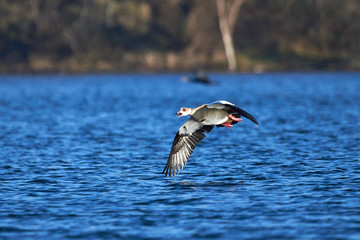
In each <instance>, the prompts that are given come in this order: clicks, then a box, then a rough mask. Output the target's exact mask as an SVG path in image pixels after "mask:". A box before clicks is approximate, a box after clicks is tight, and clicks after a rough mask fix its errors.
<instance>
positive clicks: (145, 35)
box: [0, 0, 360, 73]
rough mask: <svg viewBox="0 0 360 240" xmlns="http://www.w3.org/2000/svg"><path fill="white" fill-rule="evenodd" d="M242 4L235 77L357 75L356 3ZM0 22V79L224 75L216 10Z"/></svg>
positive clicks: (36, 12) (43, 9)
mask: <svg viewBox="0 0 360 240" xmlns="http://www.w3.org/2000/svg"><path fill="white" fill-rule="evenodd" d="M225 2H226V6H227V11H228V12H230V11H231V8H229V6H231V5H232V4H233V3H234V0H226V1H225ZM241 2H242V4H241V7H238V9H239V10H238V15H237V17H236V19H235V23H234V24H232V25H233V26H231V28H232V29H230V30H231V34H232V36H233V39H232V40H233V45H234V48H235V55H236V60H237V66H236V69H237V70H238V71H282V70H359V69H360V56H359V53H360V45H359V40H360V2H359V1H357V0H304V1H295V0H245V1H241ZM0 15H1V21H0V72H2V73H8V72H99V71H101V72H125V71H189V70H194V69H199V68H200V69H206V70H226V69H227V62H226V60H227V59H226V55H225V51H224V45H223V41H222V35H221V31H220V28H219V18H218V11H217V5H216V0H211V1H203V0H169V1H162V0H153V1H145V0H84V1H78V0H63V1H61V0H51V1H48V0H31V1H19V0H0ZM229 21H234V20H229Z"/></svg>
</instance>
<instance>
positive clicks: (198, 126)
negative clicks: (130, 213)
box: [162, 100, 259, 177]
mask: <svg viewBox="0 0 360 240" xmlns="http://www.w3.org/2000/svg"><path fill="white" fill-rule="evenodd" d="M176 114H177V115H178V116H177V117H178V118H179V117H182V116H186V115H190V118H189V120H187V121H186V122H185V123H184V125H182V126H181V127H180V129H179V131H178V132H177V134H176V136H175V139H174V142H173V144H172V148H171V151H170V154H169V158H168V161H167V163H166V166H165V168H164V171H163V172H162V173H163V174H164V173H165V177H166V176H167V175H169V177H171V175H173V176H175V171H176V174H178V173H179V172H180V169H183V168H184V165H185V164H186V162H187V160H189V158H190V156H191V154H192V152H193V151H194V149H195V147H196V145H197V144H198V143H199V142H200V141H201V140H202V139H203V138H204V137H205V133H208V132H210V131H211V130H212V129H213V127H214V126H215V125H216V126H217V127H227V128H228V129H230V127H233V125H235V124H237V123H238V122H241V121H242V119H241V118H240V117H241V116H243V117H246V118H248V119H250V120H251V121H253V122H254V123H255V124H257V125H259V123H258V122H257V121H256V119H255V118H254V117H253V116H251V115H250V114H249V113H247V112H245V111H244V110H242V109H241V108H239V107H236V106H235V105H234V104H232V103H230V102H227V101H224V100H221V101H216V102H213V103H211V104H203V105H201V106H199V107H197V108H194V109H191V108H180V110H179V111H178V112H177V113H176Z"/></svg>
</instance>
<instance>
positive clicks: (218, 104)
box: [207, 100, 259, 125]
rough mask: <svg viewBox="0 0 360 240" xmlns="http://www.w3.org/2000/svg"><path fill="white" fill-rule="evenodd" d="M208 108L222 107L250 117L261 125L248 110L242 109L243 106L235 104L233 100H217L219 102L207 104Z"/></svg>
mask: <svg viewBox="0 0 360 240" xmlns="http://www.w3.org/2000/svg"><path fill="white" fill-rule="evenodd" d="M207 107H208V108H217V109H221V110H224V111H226V112H227V113H229V114H234V115H236V114H237V115H238V116H239V117H240V116H243V117H246V118H248V119H250V120H251V121H252V122H253V123H255V124H257V125H259V123H258V121H257V120H256V119H255V118H254V117H253V116H252V115H251V114H250V113H248V112H246V111H244V110H242V109H241V108H239V107H237V106H235V105H234V104H232V103H231V102H227V101H224V100H221V101H217V102H213V103H211V104H208V105H207Z"/></svg>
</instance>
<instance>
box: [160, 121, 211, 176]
mask: <svg viewBox="0 0 360 240" xmlns="http://www.w3.org/2000/svg"><path fill="white" fill-rule="evenodd" d="M213 127H214V126H212V125H202V124H201V123H199V122H197V121H195V120H194V119H193V118H190V119H189V120H188V121H187V122H186V123H185V124H184V125H183V126H181V127H180V129H179V131H178V132H177V134H176V136H175V139H174V142H173V145H172V148H171V150H170V154H169V158H168V161H167V163H166V166H165V168H164V170H163V172H162V173H165V176H169V177H171V175H173V176H175V172H176V174H178V173H179V172H180V170H182V169H183V168H184V165H185V164H186V163H187V161H188V160H189V158H190V156H191V154H192V153H193V151H194V149H195V147H196V145H197V144H198V143H199V142H200V141H201V140H202V139H204V137H205V136H206V135H205V133H207V132H210V131H211V129H212V128H213Z"/></svg>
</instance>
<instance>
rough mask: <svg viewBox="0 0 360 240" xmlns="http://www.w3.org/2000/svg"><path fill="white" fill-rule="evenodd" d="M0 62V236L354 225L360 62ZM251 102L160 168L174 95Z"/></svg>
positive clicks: (337, 230) (333, 231)
mask: <svg viewBox="0 0 360 240" xmlns="http://www.w3.org/2000/svg"><path fill="white" fill-rule="evenodd" d="M180 77H181V75H176V74H163V75H155V74H149V75H137V74H129V75H73V76H68V75H48V76H21V75H20V76H0V239H117V238H125V239H201V238H205V239H211V238H214V239H360V147H359V146H360V74H358V73H289V74H229V75H227V74H212V75H210V77H211V78H213V79H215V80H217V81H218V83H219V84H218V85H214V86H205V85H198V84H191V83H183V82H181V81H180ZM221 99H225V100H228V101H231V102H233V103H235V104H237V105H238V106H240V107H241V108H243V109H244V110H246V111H248V112H249V113H251V114H252V115H254V116H255V117H256V118H257V120H258V121H259V123H260V125H259V126H257V125H255V124H253V123H252V122H250V121H249V120H246V119H245V120H244V121H243V122H242V123H240V124H237V125H236V126H235V127H234V128H232V129H231V130H228V129H226V128H214V129H213V131H212V132H210V133H209V134H208V136H207V137H206V138H205V139H204V140H203V141H202V142H200V144H199V145H198V147H197V148H196V149H195V151H194V154H193V155H192V157H191V158H190V160H189V161H188V164H187V165H186V166H185V168H184V169H183V171H181V173H180V174H179V175H177V176H176V177H173V178H170V179H169V178H165V177H164V176H163V175H161V172H162V170H163V168H164V166H165V163H166V161H167V157H168V154H169V151H170V148H171V144H172V141H173V139H174V136H175V134H176V132H177V130H178V128H179V127H180V126H181V125H182V123H184V122H185V121H186V117H184V118H179V119H177V118H176V115H175V113H176V111H178V110H179V108H180V107H196V106H198V105H200V104H203V103H210V102H213V101H216V100H221Z"/></svg>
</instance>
